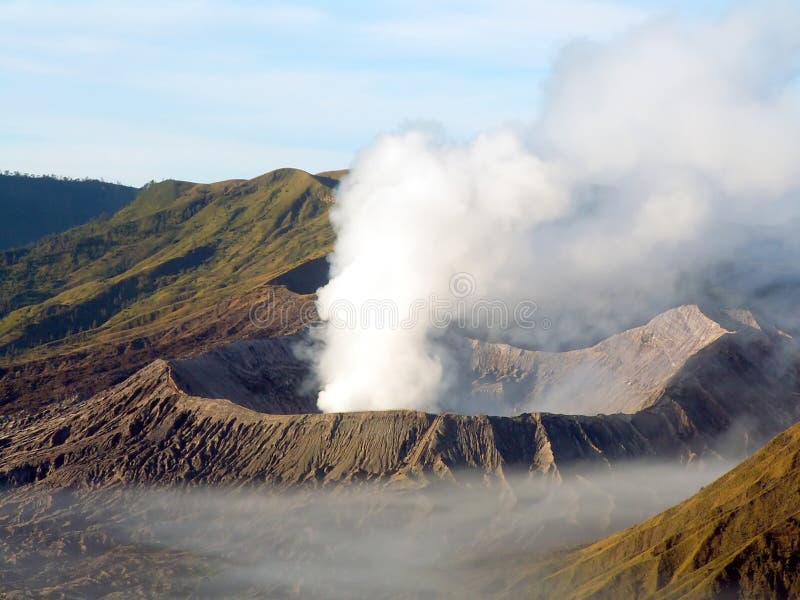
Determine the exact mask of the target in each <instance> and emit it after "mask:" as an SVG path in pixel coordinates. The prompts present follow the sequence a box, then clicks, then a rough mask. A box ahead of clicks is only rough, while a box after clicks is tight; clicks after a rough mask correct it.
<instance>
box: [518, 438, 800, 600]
mask: <svg viewBox="0 0 800 600" xmlns="http://www.w3.org/2000/svg"><path fill="white" fill-rule="evenodd" d="M507 595H508V597H523V596H524V597H536V598H539V597H541V598H551V597H552V598H719V597H723V598H789V597H792V598H796V597H798V596H800V425H794V426H792V427H791V428H789V429H788V430H787V431H785V432H784V433H782V434H780V435H779V436H777V437H776V438H775V439H773V440H772V441H771V442H770V443H769V444H767V445H766V446H765V447H764V448H762V449H761V450H760V451H759V452H757V453H756V454H755V455H753V456H752V457H751V458H750V459H748V460H746V461H745V462H743V463H742V464H741V465H739V466H738V467H736V468H735V469H733V470H732V471H730V472H729V473H727V474H726V475H724V476H723V477H721V478H720V479H718V480H717V481H715V482H714V483H712V484H710V485H708V486H707V487H705V488H704V489H703V490H701V491H700V492H698V493H697V494H696V495H694V496H693V497H691V498H689V499H688V500H686V501H685V502H682V503H681V504H678V505H677V506H675V507H673V508H671V509H669V510H667V511H666V512H663V513H661V514H659V515H657V516H655V517H653V518H652V519H649V520H648V521H645V522H644V523H641V524H639V525H636V526H634V527H632V528H630V529H627V530H625V531H622V532H620V533H617V534H615V535H612V536H610V537H608V538H606V539H603V540H601V541H599V542H597V543H595V544H592V545H590V546H587V547H585V548H582V549H580V550H578V551H576V552H572V553H567V554H565V555H562V556H559V557H556V558H555V559H552V560H549V561H546V562H544V563H539V564H536V565H534V566H533V567H532V568H530V569H528V570H527V573H525V574H524V575H523V576H522V577H521V578H520V579H519V580H518V581H517V582H515V584H514V585H513V586H512V587H511V588H510V590H508V594H507Z"/></svg>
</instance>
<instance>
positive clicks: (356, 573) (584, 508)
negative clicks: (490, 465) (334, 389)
mask: <svg viewBox="0 0 800 600" xmlns="http://www.w3.org/2000/svg"><path fill="white" fill-rule="evenodd" d="M724 468H725V467H724V466H723V465H721V464H719V463H714V464H711V465H702V464H699V465H690V466H688V467H676V466H665V465H657V464H644V463H638V464H635V465H629V466H628V467H627V468H625V469H624V470H618V471H614V472H609V471H603V472H600V473H593V474H591V475H588V476H584V477H580V476H568V477H565V479H564V481H561V482H557V481H553V480H551V479H542V478H535V477H530V476H528V475H527V474H513V475H511V476H509V477H508V478H507V480H506V481H505V482H493V483H487V482H485V481H481V480H477V479H476V480H474V481H472V482H471V484H470V483H468V484H466V485H459V486H455V485H453V484H450V483H444V482H439V483H435V484H433V485H431V486H429V487H426V488H423V489H405V490H403V489H394V488H387V487H385V486H380V485H377V484H360V485H359V484H356V485H354V486H351V487H347V488H342V487H338V488H333V489H330V490H305V491H292V492H282V493H281V492H278V491H276V490H275V489H263V488H245V487H241V488H237V489H231V488H216V487H204V488H188V489H186V488H181V489H176V488H126V487H116V488H112V489H105V490H94V491H92V490H61V491H47V490H39V491H36V492H33V491H31V490H29V489H26V490H17V491H13V490H12V491H6V492H4V495H3V496H2V497H0V522H2V524H3V527H4V534H3V536H2V539H1V540H0V557H1V558H2V560H0V584H2V587H3V588H4V589H5V590H6V591H12V590H14V589H17V588H22V589H27V590H28V591H29V592H32V593H45V592H47V591H48V590H49V591H52V590H55V589H57V590H60V591H61V592H62V593H64V594H66V595H67V596H70V595H77V596H84V597H85V596H92V595H94V594H95V593H99V592H100V591H102V592H103V593H104V594H105V593H110V592H111V591H119V592H123V593H124V594H126V595H132V594H134V593H140V594H144V595H152V594H157V595H159V596H161V597H169V596H182V597H184V596H186V595H192V596H194V597H197V596H200V597H219V596H225V597H268V598H282V597H288V598H295V597H296V598H314V597H319V598H383V597H425V598H429V597H432V596H435V595H437V594H441V595H456V594H459V593H461V594H466V595H467V596H471V597H474V596H476V595H479V596H484V595H487V594H490V593H491V594H499V593H501V592H502V589H503V585H504V583H503V582H508V581H510V578H511V577H512V576H513V574H514V573H515V572H517V570H518V569H522V568H524V567H525V566H529V565H530V564H531V563H532V562H534V561H535V560H536V559H537V557H538V556H539V555H541V554H543V553H547V552H551V551H553V550H556V549H560V548H568V547H572V546H574V545H576V544H581V543H585V542H589V541H592V540H593V539H595V538H597V537H599V536H603V535H606V534H608V533H610V532H612V531H615V530H618V529H620V528H623V527H625V526H627V525H630V524H632V523H635V522H638V521H640V520H642V519H644V518H646V517H648V516H650V515H652V514H654V513H655V512H657V511H659V510H661V509H663V508H665V507H667V506H669V505H671V504H673V503H675V502H677V501H679V500H681V499H682V498H685V497H687V496H689V495H690V494H692V493H694V492H696V491H697V490H698V489H699V488H700V486H702V485H704V484H706V483H707V482H709V481H711V480H712V479H714V478H716V477H717V476H718V475H719V474H720V473H721V472H722V471H723V470H724ZM462 481H464V480H463V479H462ZM467 481H469V480H467Z"/></svg>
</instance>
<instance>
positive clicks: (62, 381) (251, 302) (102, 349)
mask: <svg viewBox="0 0 800 600" xmlns="http://www.w3.org/2000/svg"><path fill="white" fill-rule="evenodd" d="M314 309H315V307H314V303H313V299H312V298H311V297H308V296H298V295H296V294H294V293H292V292H290V291H289V290H287V289H286V288H284V287H282V286H272V285H263V286H261V287H259V288H257V289H255V290H253V291H252V292H249V293H246V294H243V295H241V296H240V295H234V297H232V298H230V299H227V300H221V301H220V302H219V303H218V304H217V305H216V306H211V307H209V308H205V309H204V308H199V309H196V310H194V311H192V312H189V314H187V315H185V316H184V315H180V316H176V317H173V318H169V317H168V318H165V319H161V320H158V321H156V322H155V323H153V324H152V325H150V326H148V327H139V328H137V329H135V330H133V331H130V332H127V333H126V334H120V335H117V336H115V337H114V339H112V340H109V341H108V342H97V343H91V344H87V346H86V347H84V348H81V347H78V348H74V349H69V348H67V349H64V350H63V351H62V352H60V353H58V354H53V355H50V356H46V357H43V358H32V359H28V360H18V361H16V362H12V363H11V364H9V365H8V366H7V367H5V368H3V367H0V400H1V402H0V414H2V413H5V412H14V411H17V410H20V409H28V410H33V409H35V408H37V407H39V406H42V405H45V404H48V403H50V402H54V401H61V400H67V399H71V400H79V399H86V398H88V397H90V396H92V395H93V394H95V393H97V392H99V391H101V390H104V389H106V388H108V387H110V386H112V385H115V384H117V383H120V382H121V381H123V380H125V379H126V378H127V377H129V376H130V375H132V374H133V373H134V372H136V371H137V370H139V369H141V368H142V367H143V366H145V365H147V364H148V363H150V362H151V361H153V360H154V359H155V358H157V357H171V358H181V357H191V356H196V355H198V354H201V353H203V352H205V351H208V350H209V349H211V348H214V347H217V346H219V345H224V344H226V343H230V342H231V341H233V340H242V339H253V338H267V337H270V336H274V335H289V334H292V333H295V332H297V331H299V330H300V329H302V328H303V324H304V323H309V322H312V321H313V320H314V319H315V318H316V317H315V312H314ZM273 315H274V316H275V317H276V318H272V316H273Z"/></svg>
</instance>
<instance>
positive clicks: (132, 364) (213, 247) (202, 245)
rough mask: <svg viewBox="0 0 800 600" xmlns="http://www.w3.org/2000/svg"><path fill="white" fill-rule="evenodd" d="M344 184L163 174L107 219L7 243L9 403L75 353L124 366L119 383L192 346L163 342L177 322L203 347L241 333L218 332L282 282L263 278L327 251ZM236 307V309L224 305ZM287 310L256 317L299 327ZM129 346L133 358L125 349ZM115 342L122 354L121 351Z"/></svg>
mask: <svg viewBox="0 0 800 600" xmlns="http://www.w3.org/2000/svg"><path fill="white" fill-rule="evenodd" d="M335 184H336V180H335V179H334V178H332V177H331V176H330V175H325V176H321V177H317V176H313V175H310V174H308V173H305V172H303V171H298V170H294V169H281V170H278V171H274V172H272V173H268V174H266V175H262V176H261V177H256V178H255V179H251V180H248V181H227V182H220V183H215V184H209V185H199V184H191V183H186V182H175V181H166V182H162V183H159V184H153V185H150V186H147V187H146V188H145V189H144V190H143V191H142V192H141V194H139V196H138V197H137V198H136V200H135V201H134V202H132V203H131V204H129V205H128V206H126V207H125V208H123V209H122V210H121V211H119V212H118V213H117V214H115V215H114V216H112V217H111V218H110V219H107V220H103V221H95V222H92V223H89V224H87V225H84V226H82V227H78V228H76V229H73V230H70V231H68V232H65V233H63V234H59V235H56V236H51V237H49V238H47V239H45V240H42V241H41V242H39V243H37V244H34V245H32V246H29V247H27V248H24V249H19V250H13V251H8V252H6V253H4V254H3V255H2V262H0V282H2V283H0V356H2V355H3V354H5V357H4V358H0V392H2V393H3V396H2V397H0V404H4V403H7V402H9V401H13V400H15V399H18V398H20V397H22V396H26V397H27V396H29V395H30V394H31V392H34V393H35V394H38V395H39V396H43V395H44V393H40V392H36V391H35V388H36V382H35V381H34V380H33V379H32V377H33V376H35V375H36V374H37V373H39V374H46V373H52V372H53V371H54V370H56V371H58V370H59V367H58V365H61V364H62V363H67V365H68V367H69V368H67V369H66V371H68V372H70V371H72V366H74V364H75V363H76V356H77V357H78V358H77V362H78V363H80V361H81V360H82V358H81V357H84V358H88V359H90V360H92V361H93V362H94V363H95V364H96V365H97V366H98V367H99V369H100V370H101V371H103V370H104V369H105V367H104V366H103V365H104V364H105V363H107V362H110V363H112V368H111V370H112V371H116V367H117V366H120V367H124V368H123V369H122V370H120V371H119V372H118V373H117V375H115V376H114V378H112V380H113V382H114V383H116V382H118V381H119V380H120V379H119V378H118V377H119V375H129V374H130V373H131V372H132V371H131V369H133V368H140V367H142V366H144V364H147V362H149V361H151V360H153V359H154V358H157V357H158V356H178V355H180V354H181V353H183V352H185V351H186V347H185V346H186V345H187V343H189V342H190V340H187V339H184V341H183V343H181V344H178V345H179V346H181V348H180V350H181V353H179V354H175V353H172V352H171V350H172V348H170V347H165V346H169V345H170V344H171V341H170V340H167V339H164V337H165V336H169V335H172V334H173V333H174V332H175V331H176V330H177V331H179V332H184V331H186V330H191V331H198V333H200V334H202V335H201V338H200V339H199V340H198V343H199V344H201V345H202V343H203V341H204V340H205V341H208V340H211V339H217V340H228V341H230V340H231V339H235V337H232V336H235V335H238V334H237V332H236V331H232V332H231V336H226V335H225V333H224V331H221V330H222V328H225V327H230V326H231V323H232V322H235V323H239V324H242V322H243V320H244V317H247V316H248V310H249V309H250V308H252V306H253V305H252V303H251V306H247V305H246V304H244V305H243V303H242V302H241V301H242V299H244V298H249V299H250V300H251V301H252V302H253V303H256V304H257V303H263V302H265V301H268V300H269V298H268V297H269V295H270V294H272V293H273V292H272V291H270V289H269V288H265V287H264V285H265V284H266V283H268V282H269V281H270V280H271V279H273V278H274V277H276V276H278V275H280V274H282V273H284V272H286V271H290V270H292V269H293V268H294V267H296V266H298V265H301V264H303V263H306V262H307V261H309V260H313V259H315V258H319V257H320V256H324V255H325V254H327V253H328V252H329V251H330V249H331V245H332V241H333V232H332V230H331V228H330V225H329V223H328V216H327V207H328V204H329V202H330V199H331V197H332V192H333V186H335ZM275 293H279V294H283V297H284V298H286V295H285V293H284V292H275ZM290 304H291V302H290ZM295 304H296V302H295ZM232 305H236V306H235V313H236V314H235V315H229V314H228V313H227V309H226V307H230V306H232ZM287 310H288V313H289V314H278V315H275V316H276V319H275V321H276V322H275V323H266V324H264V323H259V324H258V325H259V327H261V326H263V327H265V328H268V329H269V330H270V332H271V333H275V332H282V333H291V332H292V331H294V330H296V329H297V328H298V323H302V319H296V320H295V321H294V322H292V319H294V318H296V317H297V313H298V310H299V309H298V307H297V306H295V307H294V308H291V307H290V308H289V309H287ZM292 315H294V316H292ZM201 317H202V318H201ZM277 321H280V323H277ZM281 325H282V326H281ZM267 326H268V327H267ZM242 328H248V326H246V325H244V326H243V327H239V329H242ZM249 329H252V327H249ZM178 337H180V335H179V336H178ZM130 345H133V348H132V349H131V352H133V353H134V354H135V355H136V356H128V355H129V351H128V350H126V348H128V347H129V346H130ZM142 347H144V348H153V349H155V350H158V351H159V352H160V351H161V350H166V351H168V352H167V353H166V354H160V353H156V352H152V351H146V352H141V349H142ZM117 352H120V353H121V354H122V355H123V359H122V360H118V359H115V358H114V355H115V353H117ZM56 356H58V360H54V357H56ZM128 358H130V360H128ZM113 363H120V364H119V365H115V364H113ZM81 373H82V374H83V375H86V372H84V371H81ZM68 377H69V375H68V374H67V375H64V377H63V378H68ZM63 378H62V379H63ZM41 383H42V385H46V382H41ZM104 383H105V384H106V385H108V383H109V381H108V380H106V381H104ZM102 387H105V386H102ZM102 387H96V388H94V389H92V390H91V391H92V392H93V391H97V390H99V389H102ZM83 391H84V390H79V392H81V393H83ZM65 393H72V388H68V389H66V390H65ZM61 395H63V394H61ZM38 400H43V398H41V397H39V398H38Z"/></svg>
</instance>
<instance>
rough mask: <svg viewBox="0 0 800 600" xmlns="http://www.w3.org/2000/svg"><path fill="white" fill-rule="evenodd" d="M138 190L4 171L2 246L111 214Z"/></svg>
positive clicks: (0, 189) (0, 178) (0, 212)
mask: <svg viewBox="0 0 800 600" xmlns="http://www.w3.org/2000/svg"><path fill="white" fill-rule="evenodd" d="M137 192H138V190H137V189H136V188H133V187H129V186H126V185H118V184H114V183H107V182H105V181H97V180H93V179H89V180H78V179H60V178H56V177H31V176H28V175H19V174H11V173H8V172H6V173H3V174H0V249H2V248H13V247H18V246H23V245H25V244H28V243H30V242H33V241H34V240H37V239H39V238H41V237H44V236H45V235H49V234H52V233H57V232H60V231H64V230H65V229H68V228H70V227H75V226H76V225H80V224H82V223H86V222H87V221H90V220H92V219H94V218H97V217H99V216H101V215H102V214H106V215H110V214H112V213H114V212H116V211H117V210H119V209H120V208H121V207H122V206H124V205H125V204H127V203H128V202H130V201H131V200H133V198H134V197H135V196H136V193H137Z"/></svg>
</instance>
